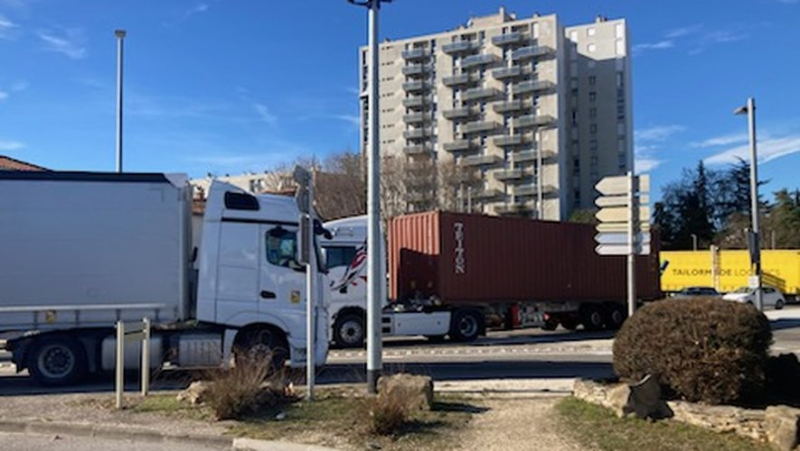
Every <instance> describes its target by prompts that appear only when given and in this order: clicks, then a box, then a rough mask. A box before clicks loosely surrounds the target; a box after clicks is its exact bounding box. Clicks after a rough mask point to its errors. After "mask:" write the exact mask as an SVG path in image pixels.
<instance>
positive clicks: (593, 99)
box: [589, 91, 597, 102]
mask: <svg viewBox="0 0 800 451" xmlns="http://www.w3.org/2000/svg"><path fill="white" fill-rule="evenodd" d="M589 101H590V102H596V101H597V92H595V91H592V92H590V93H589Z"/></svg>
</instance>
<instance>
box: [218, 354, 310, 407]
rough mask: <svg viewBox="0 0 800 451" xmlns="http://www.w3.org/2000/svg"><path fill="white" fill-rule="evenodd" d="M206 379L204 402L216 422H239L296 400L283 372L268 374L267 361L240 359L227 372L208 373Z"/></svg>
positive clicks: (268, 365)
mask: <svg viewBox="0 0 800 451" xmlns="http://www.w3.org/2000/svg"><path fill="white" fill-rule="evenodd" d="M208 379H209V380H210V382H211V384H210V386H209V388H208V392H207V393H206V396H205V398H204V399H205V403H206V404H207V405H208V406H209V407H211V409H212V410H213V411H214V415H215V417H216V419H217V420H229V419H241V418H243V417H246V416H248V415H252V414H255V413H257V412H258V411H259V410H260V409H262V408H265V407H274V406H279V405H283V404H287V403H290V402H293V401H296V400H297V395H296V394H295V393H294V391H293V387H292V385H291V384H290V383H288V379H287V378H286V376H285V373H284V372H282V371H270V364H269V359H263V360H259V361H256V360H255V359H247V360H241V361H239V362H238V363H237V364H236V366H234V367H232V368H230V369H228V370H217V371H214V372H211V373H209V374H208Z"/></svg>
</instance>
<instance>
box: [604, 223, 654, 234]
mask: <svg viewBox="0 0 800 451" xmlns="http://www.w3.org/2000/svg"><path fill="white" fill-rule="evenodd" d="M594 229H595V230H597V232H598V234H600V233H628V223H627V222H606V223H603V224H597V225H596V226H594ZM639 230H640V231H642V232H647V231H649V230H650V223H648V222H644V223H642V224H640V225H639Z"/></svg>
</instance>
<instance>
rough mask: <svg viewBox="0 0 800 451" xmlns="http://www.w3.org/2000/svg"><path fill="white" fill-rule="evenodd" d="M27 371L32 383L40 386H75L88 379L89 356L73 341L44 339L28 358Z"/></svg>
mask: <svg viewBox="0 0 800 451" xmlns="http://www.w3.org/2000/svg"><path fill="white" fill-rule="evenodd" d="M28 370H29V371H30V373H31V377H33V380H35V381H36V382H37V383H39V384H41V385H46V386H51V387H54V386H64V385H71V384H75V383H77V382H80V381H81V380H82V379H83V377H84V376H85V375H86V371H87V363H86V352H85V351H84V349H83V346H81V344H80V343H78V341H77V340H75V339H74V338H72V337H69V336H66V335H50V336H45V337H42V338H40V339H38V340H36V342H35V343H34V345H33V349H31V353H30V354H29V355H28Z"/></svg>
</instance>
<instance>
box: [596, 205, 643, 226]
mask: <svg viewBox="0 0 800 451" xmlns="http://www.w3.org/2000/svg"><path fill="white" fill-rule="evenodd" d="M629 212H630V210H629V208H628V207H609V208H601V209H600V211H598V212H597V213H596V214H595V215H594V216H595V217H596V218H597V219H598V220H599V221H600V222H627V221H628V215H629ZM639 221H643V222H649V221H650V207H647V206H644V207H639Z"/></svg>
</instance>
